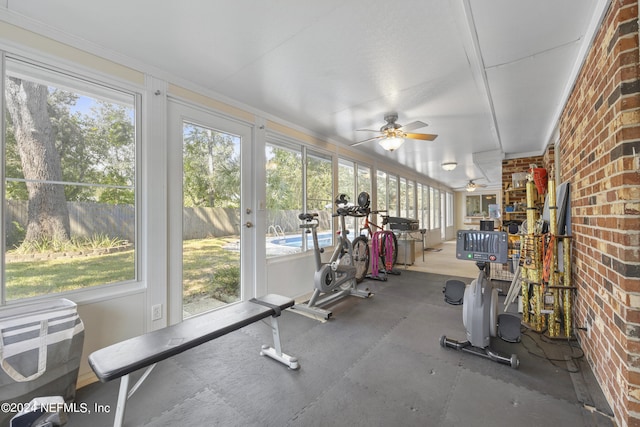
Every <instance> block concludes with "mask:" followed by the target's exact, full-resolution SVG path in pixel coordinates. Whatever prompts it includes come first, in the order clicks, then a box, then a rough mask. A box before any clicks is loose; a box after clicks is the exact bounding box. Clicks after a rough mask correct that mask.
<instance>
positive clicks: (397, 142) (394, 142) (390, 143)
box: [379, 136, 404, 151]
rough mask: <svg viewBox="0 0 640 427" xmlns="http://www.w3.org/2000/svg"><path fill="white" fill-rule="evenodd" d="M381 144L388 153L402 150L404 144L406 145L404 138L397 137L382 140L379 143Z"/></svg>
mask: <svg viewBox="0 0 640 427" xmlns="http://www.w3.org/2000/svg"><path fill="white" fill-rule="evenodd" d="M379 144H380V146H381V147H382V148H384V149H385V150H387V151H394V150H397V149H398V148H400V146H401V145H402V144H404V138H399V137H397V136H392V137H388V138H382V139H381V140H380V141H379Z"/></svg>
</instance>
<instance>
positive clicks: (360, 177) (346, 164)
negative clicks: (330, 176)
mask: <svg viewBox="0 0 640 427" xmlns="http://www.w3.org/2000/svg"><path fill="white" fill-rule="evenodd" d="M363 191H366V192H367V193H369V196H371V169H370V168H369V167H368V166H364V165H360V164H357V163H355V162H353V161H351V160H347V159H339V161H338V193H339V194H346V195H347V197H348V198H349V202H350V203H353V204H354V205H356V204H358V195H359V194H360V193H361V192H363ZM334 210H335V209H334ZM359 221H360V219H359V218H354V217H347V218H345V224H346V226H347V229H348V230H349V232H350V233H351V236H356V235H357V234H358V233H356V232H355V230H357V229H358V227H359ZM352 238H353V237H352Z"/></svg>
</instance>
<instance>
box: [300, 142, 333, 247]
mask: <svg viewBox="0 0 640 427" xmlns="http://www.w3.org/2000/svg"><path fill="white" fill-rule="evenodd" d="M306 161H307V163H306V164H307V176H306V181H305V182H306V189H307V191H306V201H307V203H306V206H305V210H306V211H308V212H317V213H318V228H317V231H318V242H319V244H320V246H321V247H323V246H332V245H333V232H332V231H331V230H332V227H331V226H332V221H331V212H332V210H331V209H332V207H333V197H332V194H333V172H332V163H331V156H328V155H324V154H321V153H315V152H312V151H310V150H307V151H306ZM327 206H329V208H327ZM303 235H304V234H303ZM306 236H307V240H306V247H305V248H304V249H303V250H309V249H313V240H312V237H311V235H310V234H307V235H306Z"/></svg>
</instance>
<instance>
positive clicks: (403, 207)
mask: <svg viewBox="0 0 640 427" xmlns="http://www.w3.org/2000/svg"><path fill="white" fill-rule="evenodd" d="M399 199H400V200H399V202H400V214H399V216H401V217H405V218H408V217H409V214H408V209H409V206H408V205H407V180H406V179H405V178H402V177H400V197H399Z"/></svg>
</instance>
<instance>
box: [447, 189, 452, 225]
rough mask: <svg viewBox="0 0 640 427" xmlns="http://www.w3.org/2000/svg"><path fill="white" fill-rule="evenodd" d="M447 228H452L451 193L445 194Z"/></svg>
mask: <svg viewBox="0 0 640 427" xmlns="http://www.w3.org/2000/svg"><path fill="white" fill-rule="evenodd" d="M446 209H447V223H446V226H447V227H453V221H454V220H453V193H447V207H446Z"/></svg>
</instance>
